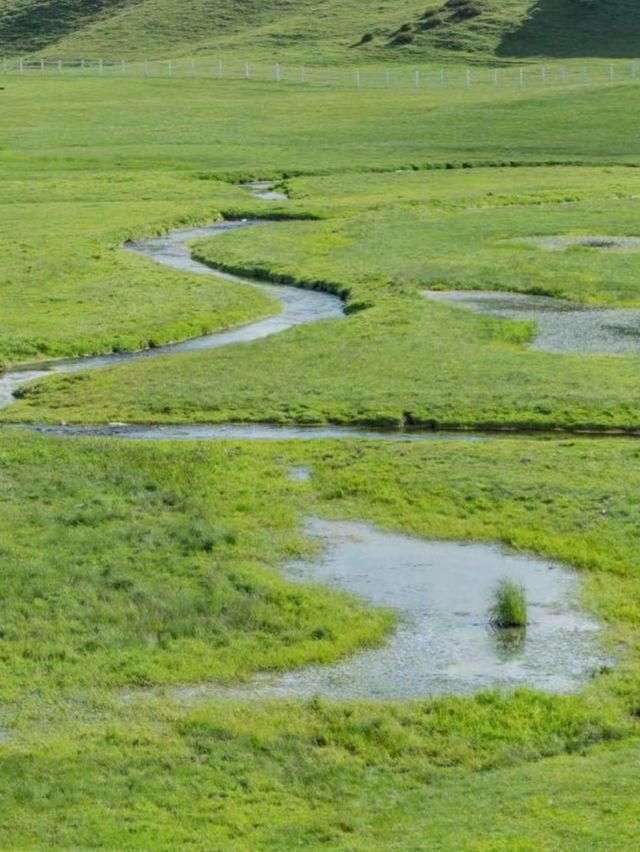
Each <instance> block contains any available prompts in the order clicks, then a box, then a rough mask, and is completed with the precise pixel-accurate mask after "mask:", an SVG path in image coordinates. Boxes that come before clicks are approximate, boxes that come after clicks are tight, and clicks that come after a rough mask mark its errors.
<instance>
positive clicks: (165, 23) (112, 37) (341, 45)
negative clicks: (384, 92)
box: [0, 0, 436, 62]
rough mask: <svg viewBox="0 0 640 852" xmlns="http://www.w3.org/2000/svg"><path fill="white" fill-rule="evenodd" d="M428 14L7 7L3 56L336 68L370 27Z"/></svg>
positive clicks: (329, 2)
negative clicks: (232, 60) (234, 57)
mask: <svg viewBox="0 0 640 852" xmlns="http://www.w3.org/2000/svg"><path fill="white" fill-rule="evenodd" d="M427 5H430V6H435V5H436V0H430V2H429V0H427ZM424 8H425V3H424V2H421V0H402V2H401V3H396V2H394V1H393V0H381V2H380V3H379V4H377V6H376V7H375V8H373V9H372V8H370V7H369V4H368V3H366V2H363V0H345V1H344V2H340V0H319V2H318V0H243V1H242V2H237V0H185V2H176V0H64V4H61V3H59V2H57V0H0V50H2V51H3V52H7V51H13V52H20V51H23V52H28V51H30V50H43V49H44V52H45V53H48V54H49V55H54V54H55V55H56V56H63V57H67V56H68V57H71V56H79V55H93V56H97V55H98V54H103V55H105V56H120V55H124V56H127V57H134V56H141V55H146V56H149V57H152V56H156V57H157V56H167V55H187V54H189V55H190V54H192V53H211V52H215V51H218V50H224V51H232V50H233V51H235V50H239V51H242V52H244V53H246V55H247V56H249V57H256V56H261V55H267V54H273V53H274V52H278V53H282V52H287V53H288V54H291V53H295V55H296V57H299V58H301V59H304V60H305V61H307V62H313V61H315V60H317V59H319V58H328V59H331V60H333V61H337V60H341V59H342V60H343V59H347V58H348V57H349V54H350V52H352V50H351V49H352V47H353V46H354V45H355V44H357V43H359V42H360V41H361V37H362V35H363V33H365V32H367V31H368V30H369V29H370V28H371V27H376V28H378V29H379V30H380V31H381V32H386V31H388V32H393V31H394V30H396V29H397V28H398V27H400V26H401V25H402V24H403V23H404V21H406V20H407V19H408V18H416V17H417V16H418V15H419V14H421V13H422V12H423V11H424ZM369 52H371V51H369Z"/></svg>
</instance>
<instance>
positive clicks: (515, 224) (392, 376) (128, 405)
mask: <svg viewBox="0 0 640 852" xmlns="http://www.w3.org/2000/svg"><path fill="white" fill-rule="evenodd" d="M325 184H326V186H327V191H326V192H325V191H324V190H325ZM284 185H285V186H286V188H287V189H288V190H289V192H290V194H291V201H290V202H287V203H286V204H284V205H283V204H280V205H279V206H277V207H275V208H273V211H272V213H271V214H270V213H269V208H268V207H266V208H264V209H263V215H265V216H268V215H273V216H274V217H278V216H281V215H283V212H282V211H285V212H286V214H287V215H288V216H301V217H312V218H310V219H309V220H308V221H286V222H279V223H277V224H272V225H270V226H269V227H263V228H259V229H253V230H252V229H247V230H244V231H241V232H236V233H233V234H228V235H225V237H224V238H223V239H220V238H219V237H216V238H213V239H211V240H205V241H201V242H199V243H197V244H196V245H195V246H194V249H193V250H194V255H195V256H196V257H197V258H199V259H200V260H203V261H204V262H205V263H207V264H210V265H213V266H217V267H219V268H222V269H225V270H227V271H231V272H239V273H242V274H245V275H249V276H251V277H255V278H262V279H266V280H270V281H276V282H282V283H285V284H295V285H297V286H301V287H313V288H318V287H319V288H321V289H326V290H330V291H332V292H335V293H338V294H340V295H341V296H342V297H343V298H344V299H345V307H346V310H347V311H348V312H349V314H350V316H349V318H348V320H347V322H346V323H345V322H344V321H337V320H336V321H328V322H323V323H320V324H316V325H314V326H307V327H304V328H297V329H293V330H290V331H289V332H287V333H286V334H284V335H279V336H277V337H274V338H271V339H267V340H262V341H256V342H254V343H252V344H247V345H245V346H242V347H239V348H235V349H226V350H218V351H216V352H201V353H193V354H187V355H181V356H179V357H175V358H174V357H171V360H170V362H168V361H167V359H166V358H160V359H157V360H155V361H154V362H153V363H151V362H145V363H142V362H138V363H135V364H128V365H124V366H118V367H114V368H111V369H108V370H101V371H100V372H97V373H93V374H91V375H89V374H76V375H73V376H63V377H60V378H58V379H55V380H52V381H50V380H46V381H45V382H41V383H39V384H35V385H32V386H29V387H27V388H24V389H23V390H22V391H21V392H20V395H21V401H20V403H19V404H17V405H14V406H12V407H11V408H10V409H9V410H7V411H5V412H4V413H3V415H2V416H3V418H4V419H6V420H9V421H13V422H18V421H26V422H34V421H35V422H53V423H55V422H59V421H60V420H63V421H67V422H76V423H83V422H90V423H101V422H102V423H104V422H111V421H123V420H125V421H128V422H129V421H130V422H143V423H144V422H159V423H162V422H169V423H170V422H220V421H227V420H238V421H269V422H276V423H290V422H302V423H307V424H323V423H327V422H330V423H339V424H351V425H372V424H374V425H382V426H386V427H389V428H403V427H406V426H418V427H420V426H421V427H425V426H426V427H428V428H464V429H469V428H483V429H504V428H511V429H556V428H560V429H570V430H611V429H618V430H636V429H637V428H638V426H639V425H640V419H639V411H638V407H637V393H636V377H637V370H638V357H637V356H628V357H619V356H607V355H597V356H596V355H594V356H589V357H588V358H585V357H583V356H578V355H558V354H555V353H553V354H552V353H546V352H539V351H529V350H527V349H526V344H527V343H528V342H529V341H530V340H531V339H532V335H533V331H534V329H533V327H532V326H531V324H530V323H526V322H505V321H504V320H496V319H492V318H488V317H484V316H478V315H475V314H470V313H468V312H465V311H461V310H460V309H457V308H454V307H451V306H448V305H444V304H434V303H432V302H430V301H428V300H426V299H425V298H424V296H423V293H422V291H423V290H425V289H490V290H499V289H503V290H507V291H522V292H528V293H537V294H545V295H551V296H560V297H563V298H565V299H570V300H574V301H577V302H580V303H586V304H596V305H606V306H620V307H630V306H637V305H638V304H640V293H639V291H638V283H637V282H638V273H639V272H640V252H634V251H624V252H618V253H614V252H602V251H600V252H599V251H598V250H595V249H588V248H581V247H578V248H571V249H569V250H565V251H560V252H549V251H547V250H544V249H541V248H539V247H536V246H531V245H528V244H527V243H526V238H527V237H528V236H532V235H540V236H541V235H545V234H548V235H572V234H584V235H589V234H595V235H601V234H608V235H617V234H620V235H633V234H636V233H637V225H636V222H637V212H638V194H637V189H638V185H639V178H638V172H637V171H636V170H635V169H633V168H628V167H627V168H621V167H617V168H614V167H607V168H593V167H591V168H584V169H577V168H564V167H559V166H556V167H554V168H543V167H540V168H536V169H532V168H521V169H513V168H510V169H501V168H494V169H482V170H480V169H461V170H454V171H450V172H447V171H446V170H445V171H441V170H440V171H428V172H408V173H401V174H385V175H364V176H360V175H353V176H347V177H346V178H345V177H344V176H343V177H341V178H340V179H338V178H337V177H332V176H329V177H326V178H320V177H316V178H292V179H288V180H286V181H285V183H284ZM338 329H339V331H338ZM559 365H562V369H558V366H559ZM212 374H214V375H215V376H216V381H215V383H212V382H211V375H212Z"/></svg>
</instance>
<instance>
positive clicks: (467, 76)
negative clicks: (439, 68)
mask: <svg viewBox="0 0 640 852" xmlns="http://www.w3.org/2000/svg"><path fill="white" fill-rule="evenodd" d="M464 81H465V85H466V87H467V88H469V86H470V85H471V71H465V74H464Z"/></svg>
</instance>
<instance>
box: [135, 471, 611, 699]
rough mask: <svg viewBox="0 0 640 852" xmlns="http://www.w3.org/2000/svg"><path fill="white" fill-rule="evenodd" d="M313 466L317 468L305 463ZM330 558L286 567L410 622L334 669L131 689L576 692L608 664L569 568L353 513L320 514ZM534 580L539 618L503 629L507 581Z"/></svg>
mask: <svg viewBox="0 0 640 852" xmlns="http://www.w3.org/2000/svg"><path fill="white" fill-rule="evenodd" d="M305 473H306V471H305ZM308 532H309V533H310V534H311V535H313V536H315V537H317V538H319V539H320V541H321V542H322V544H323V545H324V549H323V551H322V554H321V555H320V556H319V557H318V558H316V559H312V560H309V561H302V562H294V563H291V564H289V565H286V566H285V567H284V571H285V573H286V574H287V575H288V576H289V577H290V578H292V579H294V580H297V581H300V582H303V583H317V584H325V585H330V586H332V587H338V588H340V589H343V590H344V591H346V592H349V593H350V594H354V595H356V596H358V597H359V598H361V599H363V600H365V601H367V602H368V603H370V604H373V605H375V606H381V607H385V608H389V609H393V610H395V611H396V612H397V613H398V614H399V616H400V620H399V624H398V626H397V629H396V630H395V631H394V633H393V634H392V636H391V637H390V638H389V640H388V641H387V642H386V643H385V644H384V645H383V646H382V647H380V648H371V649H367V650H364V651H361V652H359V653H356V654H354V655H352V656H351V657H348V658H346V659H344V660H341V661H340V662H338V663H336V664H333V665H323V666H320V665H317V666H309V667H306V668H303V669H298V670H295V671H290V672H286V673H284V674H262V675H260V676H258V677H256V678H253V679H252V680H251V681H250V682H249V683H247V684H243V685H240V686H221V685H219V684H202V685H196V686H183V687H178V688H166V689H162V690H154V691H151V692H150V691H148V690H144V691H142V692H140V693H130V694H129V696H128V697H129V698H133V697H135V696H136V695H143V696H147V697H148V696H149V695H150V694H152V695H167V696H170V697H171V698H173V699H175V700H178V701H184V702H187V703H192V702H197V701H199V700H211V699H226V698H243V699H252V698H267V697H280V698H304V697H311V696H313V695H316V694H320V695H323V696H326V697H328V698H333V699H356V698H361V699H377V700H393V699H408V698H422V697H424V696H428V695H441V694H459V695H466V694H471V693H474V692H477V691H479V690H483V689H493V688H500V689H508V688H514V687H518V686H524V685H527V686H530V687H533V688H535V689H539V690H542V691H545V692H551V693H555V692H572V691H575V690H576V689H578V688H579V687H580V686H581V685H583V684H584V681H585V679H587V678H588V677H589V676H590V675H592V674H594V673H595V672H597V671H598V670H599V669H600V667H602V666H603V665H606V664H607V663H608V662H609V661H608V660H607V659H606V658H605V657H604V655H603V652H602V650H601V649H600V647H599V642H598V631H599V627H598V624H597V623H596V622H595V621H594V620H593V619H591V618H590V617H589V616H587V615H586V614H585V613H584V612H583V611H582V610H581V609H580V607H579V604H578V596H579V578H578V575H577V574H576V572H575V571H572V570H570V569H568V568H566V567H565V566H563V565H560V564H557V563H554V562H550V561H548V560H546V559H538V558H534V557H532V556H529V555H523V554H519V553H514V552H510V551H508V550H506V549H504V548H501V547H497V546H493V545H484V544H460V543H456V542H429V541H425V540H423V539H418V538H412V537H410V536H406V535H398V534H392V533H385V532H381V531H379V530H377V529H374V528H373V527H370V526H368V525H366V524H360V523H353V522H350V521H325V520H314V521H312V522H311V523H310V524H309V527H308ZM505 577H507V578H509V579H512V580H514V581H516V582H518V583H520V584H522V585H523V587H524V589H525V593H526V596H527V600H528V608H529V624H528V625H527V627H526V629H525V630H523V631H518V630H516V631H514V630H510V631H509V630H500V631H496V630H494V629H492V628H491V627H490V626H489V624H488V617H487V609H488V606H489V603H490V601H491V593H492V590H493V588H494V586H495V584H496V582H497V581H498V580H500V579H502V578H505Z"/></svg>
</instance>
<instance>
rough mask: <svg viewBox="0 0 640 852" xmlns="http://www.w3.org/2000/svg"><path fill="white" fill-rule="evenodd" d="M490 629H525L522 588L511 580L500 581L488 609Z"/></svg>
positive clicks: (524, 601)
mask: <svg viewBox="0 0 640 852" xmlns="http://www.w3.org/2000/svg"><path fill="white" fill-rule="evenodd" d="M489 623H490V624H491V626H492V627H526V624H527V600H526V597H525V593H524V588H523V587H522V586H521V585H519V584H518V583H515V582H514V581H513V580H507V579H503V580H500V581H499V582H498V583H497V585H496V587H495V589H494V591H493V600H492V602H491V606H490V607H489Z"/></svg>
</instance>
